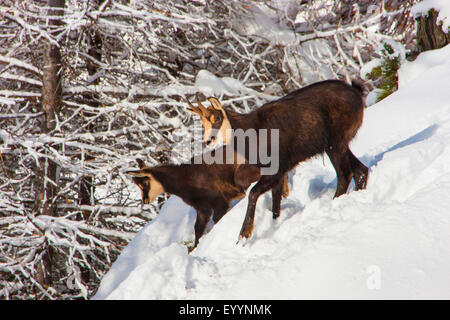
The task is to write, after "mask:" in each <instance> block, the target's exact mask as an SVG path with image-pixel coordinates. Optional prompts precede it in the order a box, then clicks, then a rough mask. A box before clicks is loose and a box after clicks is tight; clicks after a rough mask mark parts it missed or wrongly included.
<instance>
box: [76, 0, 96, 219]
mask: <svg viewBox="0 0 450 320" xmlns="http://www.w3.org/2000/svg"><path fill="white" fill-rule="evenodd" d="M99 2H100V1H99V0H97V1H94V3H93V9H97V8H98V7H99ZM88 32H89V35H88V39H89V46H90V47H89V49H88V54H89V55H90V56H91V57H92V58H94V59H95V60H96V61H101V59H102V38H101V37H100V33H99V32H98V31H97V28H96V26H95V25H93V26H92V28H91V30H88ZM87 70H88V74H89V76H90V77H92V76H94V75H95V74H96V73H97V71H98V65H97V64H96V63H95V62H94V61H92V60H91V59H88V60H87ZM99 83H100V78H96V79H95V80H93V81H92V82H91V83H90V84H93V85H97V84H99ZM91 98H92V103H91V105H93V106H95V107H99V96H98V95H97V94H93V95H92V97H91ZM93 129H94V128H93V125H92V124H89V126H88V131H90V132H92V131H93ZM92 159H93V157H92V156H90V155H86V156H85V160H86V161H89V160H92ZM79 186H80V187H79V193H78V195H79V196H78V197H79V201H80V205H95V203H94V201H93V196H94V195H93V194H94V192H95V184H94V177H92V176H84V177H82V178H81V179H80V185H79ZM90 214H91V212H90V211H83V217H84V219H89V217H90Z"/></svg>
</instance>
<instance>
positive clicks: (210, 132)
mask: <svg viewBox="0 0 450 320" xmlns="http://www.w3.org/2000/svg"><path fill="white" fill-rule="evenodd" d="M195 99H196V100H197V104H198V108H196V107H194V106H193V105H192V104H191V103H190V102H189V100H188V101H187V102H188V104H189V107H188V110H189V111H190V112H192V113H195V114H197V115H199V116H200V119H201V121H202V126H203V128H204V130H205V134H204V142H205V144H206V145H208V146H212V147H215V146H216V145H218V144H219V143H223V144H227V143H229V142H230V141H231V125H230V122H229V120H228V117H227V113H226V112H225V110H224V108H223V107H222V104H221V103H220V102H219V100H217V99H216V98H214V97H210V98H208V100H209V102H210V103H211V106H210V107H209V108H206V107H205V106H204V105H203V104H202V103H201V102H200V99H199V98H198V94H196V95H195Z"/></svg>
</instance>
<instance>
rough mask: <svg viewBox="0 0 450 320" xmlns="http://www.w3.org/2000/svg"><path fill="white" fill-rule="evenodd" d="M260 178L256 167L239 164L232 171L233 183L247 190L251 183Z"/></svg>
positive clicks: (259, 172)
mask: <svg viewBox="0 0 450 320" xmlns="http://www.w3.org/2000/svg"><path fill="white" fill-rule="evenodd" d="M259 178H261V171H260V169H259V168H258V167H256V166H254V165H250V164H239V165H237V166H236V169H234V176H233V179H234V183H235V184H236V185H238V186H240V187H242V188H244V189H247V188H248V187H249V186H250V185H251V184H252V183H253V182H255V181H258V180H259Z"/></svg>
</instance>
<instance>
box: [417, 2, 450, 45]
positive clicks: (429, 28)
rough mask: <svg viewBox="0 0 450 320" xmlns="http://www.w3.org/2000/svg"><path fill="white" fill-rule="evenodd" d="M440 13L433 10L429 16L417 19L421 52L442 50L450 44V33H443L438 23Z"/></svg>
mask: <svg viewBox="0 0 450 320" xmlns="http://www.w3.org/2000/svg"><path fill="white" fill-rule="evenodd" d="M438 15H439V13H438V12H437V11H436V10H434V9H431V10H430V11H429V12H428V15H427V16H421V17H419V18H417V19H416V20H417V48H418V49H419V51H420V52H423V51H426V50H433V49H438V48H442V47H444V46H445V45H447V44H448V43H450V33H444V32H443V31H442V23H439V24H438V23H437V17H438Z"/></svg>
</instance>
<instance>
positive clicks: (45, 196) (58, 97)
mask: <svg viewBox="0 0 450 320" xmlns="http://www.w3.org/2000/svg"><path fill="white" fill-rule="evenodd" d="M47 4H48V7H49V8H50V9H48V12H47V15H48V16H63V9H64V0H48V2H47ZM59 24H61V22H60V20H55V19H50V20H49V21H48V25H49V27H50V28H51V27H52V26H55V25H59ZM43 60H44V66H43V75H42V96H41V108H42V111H43V112H44V118H45V121H43V124H42V131H43V132H44V133H48V132H50V131H51V130H53V129H55V127H56V116H57V115H58V113H59V111H60V110H61V101H62V88H61V53H60V50H59V46H58V45H57V44H55V43H52V42H50V41H48V40H47V43H46V44H45V51H44V57H43ZM57 169H58V168H57V165H56V163H55V162H53V161H52V160H51V159H50V158H47V157H46V158H43V159H40V161H39V167H38V168H37V169H36V174H35V186H36V190H35V195H36V201H35V207H34V212H35V214H36V215H49V216H55V214H56V204H55V203H52V201H53V199H54V197H55V196H56V193H57V183H58V177H57V171H58V170H57ZM44 250H45V252H44V253H43V255H42V262H41V264H40V266H39V268H38V274H37V278H38V281H39V282H40V283H41V284H42V285H44V286H49V285H51V284H52V282H53V280H52V278H53V276H52V275H53V274H54V273H55V271H56V269H57V266H56V263H55V262H56V260H55V258H56V256H55V254H54V252H53V251H54V250H52V248H51V247H50V246H49V245H47V246H45V249H44Z"/></svg>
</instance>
